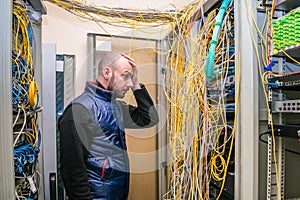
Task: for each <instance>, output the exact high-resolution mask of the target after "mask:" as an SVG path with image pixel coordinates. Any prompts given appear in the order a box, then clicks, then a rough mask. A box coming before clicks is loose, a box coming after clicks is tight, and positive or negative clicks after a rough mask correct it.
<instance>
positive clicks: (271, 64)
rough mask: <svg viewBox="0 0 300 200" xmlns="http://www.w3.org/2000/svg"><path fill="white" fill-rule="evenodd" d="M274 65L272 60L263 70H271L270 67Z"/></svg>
mask: <svg viewBox="0 0 300 200" xmlns="http://www.w3.org/2000/svg"><path fill="white" fill-rule="evenodd" d="M274 65H275V61H274V60H272V61H271V62H270V64H269V65H268V66H267V67H264V69H265V71H272V67H273V66H274Z"/></svg>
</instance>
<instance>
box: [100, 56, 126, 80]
mask: <svg viewBox="0 0 300 200" xmlns="http://www.w3.org/2000/svg"><path fill="white" fill-rule="evenodd" d="M121 57H122V56H121V55H120V54H117V53H113V52H110V53H107V54H105V55H104V57H103V58H102V59H101V60H100V62H99V64H98V75H100V74H101V73H102V70H103V69H104V68H105V67H109V68H111V69H113V68H114V64H115V62H116V61H117V60H118V59H119V58H121Z"/></svg>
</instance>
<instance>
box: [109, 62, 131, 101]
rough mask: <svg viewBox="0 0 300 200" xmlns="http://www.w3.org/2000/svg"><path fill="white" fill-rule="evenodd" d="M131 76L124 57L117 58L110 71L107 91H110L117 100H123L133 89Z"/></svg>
mask: <svg viewBox="0 0 300 200" xmlns="http://www.w3.org/2000/svg"><path fill="white" fill-rule="evenodd" d="M132 75H133V69H132V66H131V65H130V64H129V62H128V60H127V59H126V58H124V57H121V58H119V59H118V60H117V61H116V62H115V64H114V67H113V69H112V76H111V78H110V80H109V84H108V88H107V89H108V90H112V91H113V92H114V95H115V96H116V97H117V98H123V97H124V96H125V94H126V93H127V92H128V90H129V89H131V88H132V87H133V83H132Z"/></svg>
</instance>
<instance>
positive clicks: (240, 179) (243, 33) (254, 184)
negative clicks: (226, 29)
mask: <svg viewBox="0 0 300 200" xmlns="http://www.w3.org/2000/svg"><path fill="white" fill-rule="evenodd" d="M255 2H256V1H254V0H250V1H249V0H239V1H234V14H235V16H234V20H235V52H236V57H235V65H236V67H238V66H239V67H240V69H239V70H240V71H238V70H237V71H238V73H239V74H240V80H241V81H240V96H239V108H238V113H239V114H238V123H237V126H238V127H237V132H236V140H235V142H236V146H235V147H236V148H235V175H236V176H235V196H234V197H235V199H243V200H255V199H258V122H259V115H258V113H259V112H258V84H259V82H258V69H257V62H256V55H255V49H254V46H253V44H252V38H251V31H252V30H251V29H250V28H251V18H250V19H248V13H250V14H251V11H252V9H253V6H254V3H255Z"/></svg>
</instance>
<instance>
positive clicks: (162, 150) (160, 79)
mask: <svg viewBox="0 0 300 200" xmlns="http://www.w3.org/2000/svg"><path fill="white" fill-rule="evenodd" d="M156 44H157V52H158V54H157V94H158V95H157V104H158V106H157V110H158V114H159V117H160V122H159V124H158V126H157V134H158V135H157V141H158V199H163V195H164V194H166V192H167V174H166V168H167V164H168V163H167V162H168V161H167V133H166V123H165V120H166V109H167V103H166V99H165V98H164V91H163V84H164V76H165V69H166V64H165V63H166V61H165V60H166V59H165V58H166V55H165V51H164V48H165V46H166V44H165V41H164V40H160V41H157V43H156Z"/></svg>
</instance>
